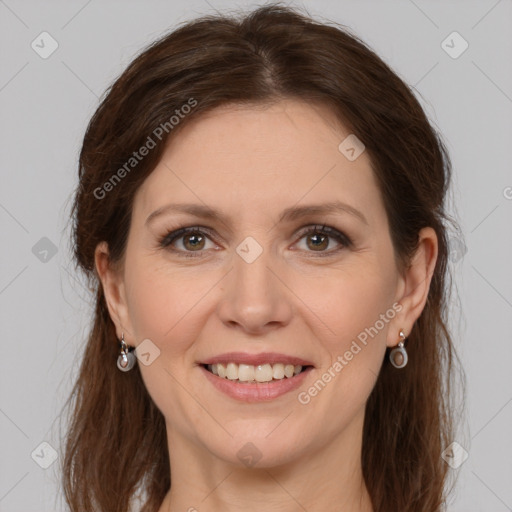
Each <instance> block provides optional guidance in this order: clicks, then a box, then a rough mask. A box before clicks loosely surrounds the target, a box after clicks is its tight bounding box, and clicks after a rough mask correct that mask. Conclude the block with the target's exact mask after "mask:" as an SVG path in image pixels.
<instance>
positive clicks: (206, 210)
mask: <svg viewBox="0 0 512 512" xmlns="http://www.w3.org/2000/svg"><path fill="white" fill-rule="evenodd" d="M171 212H176V213H188V214H190V215H193V216H195V217H199V218H203V219H211V220H215V219H219V220H220V221H221V222H223V223H225V224H227V225H229V224H230V223H229V218H228V217H227V216H226V215H225V214H223V213H222V212H220V211H219V210H216V209H215V208H212V207H210V206H206V205H200V204H168V205H165V206H162V207H161V208H158V209H157V210H155V211H154V212H153V213H151V214H150V215H149V216H148V218H147V219H146V225H148V224H149V223H150V222H152V221H153V219H155V218H156V217H159V216H160V215H163V214H165V213H171ZM329 213H348V214H350V215H352V216H354V217H356V218H358V219H359V220H360V221H361V222H363V223H364V224H366V225H367V226H368V221H367V220H366V217H365V216H364V215H363V214H362V213H361V212H360V211H359V210H357V209H356V208H354V207H353V206H350V205H349V204H346V203H343V202H341V201H332V202H329V203H324V204H310V205H304V206H293V207H290V208H286V209H285V210H283V211H282V213H281V215H280V217H279V221H278V222H290V221H294V220H297V219H301V218H303V217H308V216H311V215H326V214H329Z"/></svg>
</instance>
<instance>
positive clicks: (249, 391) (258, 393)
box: [200, 366, 312, 402]
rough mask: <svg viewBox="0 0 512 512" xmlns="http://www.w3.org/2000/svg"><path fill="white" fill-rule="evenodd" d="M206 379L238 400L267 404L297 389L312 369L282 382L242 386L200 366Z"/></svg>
mask: <svg viewBox="0 0 512 512" xmlns="http://www.w3.org/2000/svg"><path fill="white" fill-rule="evenodd" d="M200 368H201V370H202V372H203V373H204V374H205V376H206V378H207V379H208V380H209V381H210V382H211V383H212V384H213V385H214V386H215V387H216V388H217V389H218V390H219V391H222V392H223V393H225V394H226V395H228V396H230V397H231V398H235V399H237V400H242V401H244V402H265V401H269V400H273V399H274V398H277V397H279V396H282V395H284V394H285V393H289V392H290V391H293V390H294V389H297V388H298V387H299V386H300V385H301V384H302V383H303V382H304V379H305V378H306V377H307V375H308V374H309V372H310V371H311V370H312V367H309V368H307V369H306V370H304V371H303V372H301V373H299V374H297V375H294V376H293V377H289V378H288V377H285V378H284V379H281V380H272V381H270V382H260V383H257V384H241V383H239V382H236V381H232V380H229V379H224V378H222V377H218V376H217V375H214V374H213V373H212V372H209V371H208V370H207V369H206V368H205V367H204V366H200Z"/></svg>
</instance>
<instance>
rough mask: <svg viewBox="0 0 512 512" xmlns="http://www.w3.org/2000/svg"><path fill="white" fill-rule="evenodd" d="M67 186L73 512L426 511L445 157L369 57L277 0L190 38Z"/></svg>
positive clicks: (439, 323) (122, 96) (162, 56)
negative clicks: (86, 323) (87, 282)
mask: <svg viewBox="0 0 512 512" xmlns="http://www.w3.org/2000/svg"><path fill="white" fill-rule="evenodd" d="M79 176H80V183H79V187H78V189H77V193H76V197H75V203H74V212H73V213H74V222H75V224H74V243H75V256H76V259H77V262H78V264H79V265H80V267H81V268H82V269H83V270H84V271H85V272H86V273H87V275H88V276H89V277H90V279H91V284H92V285H93V286H94V287H95V290H96V307H95V317H94V323H93V326H92V329H91V332H90V335H89V339H88V342H87V346H86V350H85V353H84V356H83V363H82V366H81V369H80V373H79V376H78V380H77V382H76V385H75V388H74V390H73V393H72V395H71V397H70V398H73V399H74V407H73V411H72V418H71V422H70V426H69V433H68V438H67V444H66V453H65V460H64V468H63V470H64V475H63V483H64V489H65V494H66V500H67V502H68V504H69V506H70V508H71V510H73V511H79V510H99V511H108V512H112V511H127V510H129V507H130V506H132V505H133V503H134V500H135V499H137V498H138V499H139V500H140V502H141V505H140V510H143V511H144V512H149V511H152V512H157V511H158V512H166V511H173V512H174V511H179V510H189V511H193V510H200V511H217V510H222V511H231V510H240V509H243V510H261V509H264V510H268V511H272V510H279V511H288V510H290V511H291V510H307V511H309V512H314V511H317V510H336V511H350V512H363V511H364V512H366V511H379V512H389V511H396V510H400V511H422V512H425V511H429V512H434V511H438V510H442V507H443V505H444V504H445V502H446V494H447V490H446V477H447V465H446V464H445V462H444V461H443V459H442V456H441V454H442V451H443V450H444V449H445V448H446V447H447V446H448V445H449V444H450V443H451V441H452V440H453V439H452V436H453V421H452V416H451V409H450V381H451V375H452V370H451V367H452V358H453V357H454V354H453V348H452V342H451V339H450V335H449V332H448V330H447V328H446V321H447V320H446V311H445V308H446V293H447V290H446V278H447V237H446V231H445V230H446V227H445V224H444V223H445V221H446V220H448V219H447V216H446V213H445V210H444V203H445V194H446V192H447V188H448V185H449V179H450V161H449V157H448V155H447V153H446V150H445V147H444V145H443V143H442V142H441V140H440V138H439V136H438V135H437V134H436V132H435V130H434V129H433V128H432V127H431V126H430V124H429V122H428V120H427V118H426V116H425V114H424V112H423V110H422V109H421V107H420V105H419V103H418V102H417V100H416V99H415V97H414V95H413V94H412V93H411V91H410V89H409V88H408V87H407V86H406V85H405V84H404V83H403V82H402V81H401V80H400V79H399V78H398V77H397V75H396V74H394V73H393V72H392V71H391V70H390V68H389V67H388V66H387V65H386V64H385V63H384V62H383V61H382V60H381V59H379V57H377V56H376V55H375V53H373V52H372V51H371V50H370V49H369V48H368V47H367V46H366V45H365V44H364V43H363V42H361V41H360V40H359V39H358V38H357V37H355V36H353V35H350V34H349V33H348V32H347V31H346V30H343V29H342V28H341V27H339V26H337V27H336V26H329V25H326V24H322V23H319V22H316V21H314V20H312V19H311V18H309V17H308V16H306V15H303V14H301V13H299V12H297V11H294V10H291V9H289V8H287V7H282V6H279V5H271V6H265V7H261V8H259V9H257V10H255V11H253V12H252V13H249V14H247V15H246V16H242V17H240V18H234V17H233V18H230V17H227V16H225V17H223V16H206V17H203V18H201V19H198V20H194V21H191V22H189V23H187V24H184V25H183V26H182V27H180V28H178V29H177V30H175V31H173V32H172V33H170V34H169V35H166V36H165V37H163V38H162V39H160V40H159V41H156V42H155V43H154V44H153V45H151V46H150V47H149V48H147V49H146V50H145V51H144V52H143V53H141V54H140V55H139V56H138V57H137V58H136V59H135V60H134V61H133V62H132V63H131V64H130V65H129V66H128V68H127V69H126V71H125V72H124V73H123V74H122V75H121V76H120V77H119V79H118V80H117V81H116V82H115V83H114V84H113V86H112V87H111V88H110V90H109V91H108V94H107V95H106V97H105V98H104V100H103V102H102V104H101V105H100V107H99V108H98V110H97V111H96V113H95V114H94V116H93V118H92V120H91V122H90V124H89V127H88V129H87V132H86V134H85V137H84V141H83V147H82V150H81V154H80V171H79Z"/></svg>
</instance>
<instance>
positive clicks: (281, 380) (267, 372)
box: [199, 352, 314, 402]
mask: <svg viewBox="0 0 512 512" xmlns="http://www.w3.org/2000/svg"><path fill="white" fill-rule="evenodd" d="M199 366H200V368H201V370H202V372H203V374H204V375H205V377H206V378H207V380H208V381H210V382H211V383H212V384H213V385H214V386H215V387H216V388H217V389H218V390H219V391H221V392H223V393H225V394H227V395H228V396H230V397H232V398H235V399H238V400H243V401H248V402H259V401H267V400H272V399H274V398H277V397H279V396H281V395H284V394H286V393H288V392H290V391H292V390H293V389H296V388H297V387H298V386H300V385H301V383H302V382H303V381H304V379H305V378H306V376H307V374H309V372H310V370H312V369H313V368H314V366H313V365H312V364H311V362H310V361H307V360H305V359H302V358H299V357H296V356H289V355H286V354H278V353H275V352H265V353H260V354H247V353H244V352H230V353H227V354H221V355H218V356H215V357H211V358H208V359H205V360H204V361H202V362H200V363H199Z"/></svg>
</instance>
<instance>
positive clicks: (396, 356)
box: [389, 329, 409, 368]
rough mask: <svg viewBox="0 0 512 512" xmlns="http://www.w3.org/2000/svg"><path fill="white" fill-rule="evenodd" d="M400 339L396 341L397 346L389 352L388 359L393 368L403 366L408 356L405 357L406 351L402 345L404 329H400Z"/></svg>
mask: <svg viewBox="0 0 512 512" xmlns="http://www.w3.org/2000/svg"><path fill="white" fill-rule="evenodd" d="M399 335H400V341H399V342H398V346H397V347H395V348H394V349H393V350H392V351H391V352H390V353H389V360H390V361H391V364H392V365H393V366H394V367H395V368H403V367H404V366H405V365H406V364H407V361H408V360H409V358H408V357H407V351H406V350H405V347H404V341H405V334H404V331H402V330H401V329H400V333H399Z"/></svg>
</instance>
